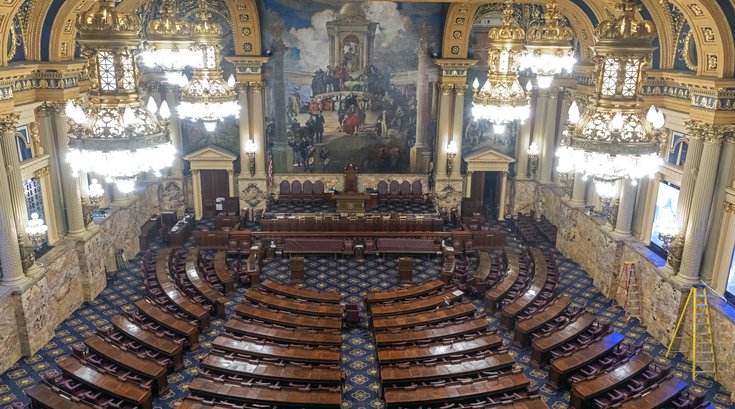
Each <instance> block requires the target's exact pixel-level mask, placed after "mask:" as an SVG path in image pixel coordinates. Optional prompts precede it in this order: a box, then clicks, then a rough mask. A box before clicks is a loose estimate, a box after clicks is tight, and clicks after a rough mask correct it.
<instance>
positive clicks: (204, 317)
mask: <svg viewBox="0 0 735 409" xmlns="http://www.w3.org/2000/svg"><path fill="white" fill-rule="evenodd" d="M172 254H173V252H172V250H171V249H170V248H169V249H166V250H164V251H161V253H160V254H159V255H158V260H157V261H156V279H157V280H158V285H160V286H161V290H163V293H164V294H165V296H166V297H167V298H168V299H169V300H170V301H171V302H172V303H173V304H174V305H176V307H177V308H178V309H179V310H181V311H182V312H184V313H185V314H186V315H188V316H190V317H192V318H194V319H195V320H198V321H199V329H200V330H202V331H204V330H208V329H209V311H207V310H205V309H204V308H203V307H202V306H201V305H199V304H197V303H195V302H194V301H192V300H191V298H189V297H187V296H186V295H184V294H183V293H181V292H180V291H179V289H178V288H176V286H174V284H173V283H172V282H171V277H170V276H169V275H168V269H169V264H170V262H171V256H172Z"/></svg>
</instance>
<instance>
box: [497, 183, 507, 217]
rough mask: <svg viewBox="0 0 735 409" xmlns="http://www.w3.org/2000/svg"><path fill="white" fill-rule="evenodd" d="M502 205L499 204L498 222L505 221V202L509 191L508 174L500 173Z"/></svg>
mask: <svg viewBox="0 0 735 409" xmlns="http://www.w3.org/2000/svg"><path fill="white" fill-rule="evenodd" d="M500 177H501V180H500V203H498V220H500V221H503V220H505V202H506V197H505V196H506V194H507V191H508V172H506V171H503V172H500Z"/></svg>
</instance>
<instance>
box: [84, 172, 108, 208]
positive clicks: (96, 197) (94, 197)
mask: <svg viewBox="0 0 735 409" xmlns="http://www.w3.org/2000/svg"><path fill="white" fill-rule="evenodd" d="M87 195H88V196H89V202H90V203H92V206H94V207H95V208H98V207H100V202H101V201H102V198H103V197H104V196H105V189H104V188H103V187H102V185H100V184H99V182H98V181H97V179H92V183H90V184H89V186H87Z"/></svg>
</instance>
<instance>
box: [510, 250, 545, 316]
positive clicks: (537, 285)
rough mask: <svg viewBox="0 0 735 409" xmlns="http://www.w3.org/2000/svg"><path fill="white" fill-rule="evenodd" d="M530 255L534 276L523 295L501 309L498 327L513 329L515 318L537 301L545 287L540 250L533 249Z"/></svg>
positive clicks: (543, 262) (543, 267) (543, 266)
mask: <svg viewBox="0 0 735 409" xmlns="http://www.w3.org/2000/svg"><path fill="white" fill-rule="evenodd" d="M531 254H533V260H534V261H533V265H534V274H533V281H532V282H531V285H530V286H529V287H528V288H527V289H526V292H525V293H523V295H521V296H520V297H518V298H516V299H515V300H513V302H511V303H509V304H505V305H504V306H503V308H502V309H501V314H500V325H502V326H503V327H505V328H507V329H511V328H513V324H514V323H515V318H516V316H518V314H520V313H521V312H523V311H524V310H525V309H526V308H528V307H529V306H530V305H531V304H533V302H534V301H536V299H538V297H539V295H541V292H542V291H543V289H544V286H546V281H547V280H548V279H549V276H548V271H547V268H546V259H545V258H544V253H542V252H541V250H540V249H537V248H534V249H532V250H531Z"/></svg>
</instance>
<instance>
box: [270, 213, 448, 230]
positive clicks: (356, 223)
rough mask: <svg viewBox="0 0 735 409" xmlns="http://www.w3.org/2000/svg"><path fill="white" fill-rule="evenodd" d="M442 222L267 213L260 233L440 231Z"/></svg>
mask: <svg viewBox="0 0 735 409" xmlns="http://www.w3.org/2000/svg"><path fill="white" fill-rule="evenodd" d="M443 229H444V222H443V220H442V219H441V217H440V216H439V215H438V214H435V213H428V214H399V213H396V212H391V213H384V214H366V215H347V216H341V215H340V214H323V213H319V214H310V215H291V214H266V215H265V216H264V217H263V219H262V220H261V221H260V230H261V231H302V232H337V231H341V232H398V231H442V230H443Z"/></svg>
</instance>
